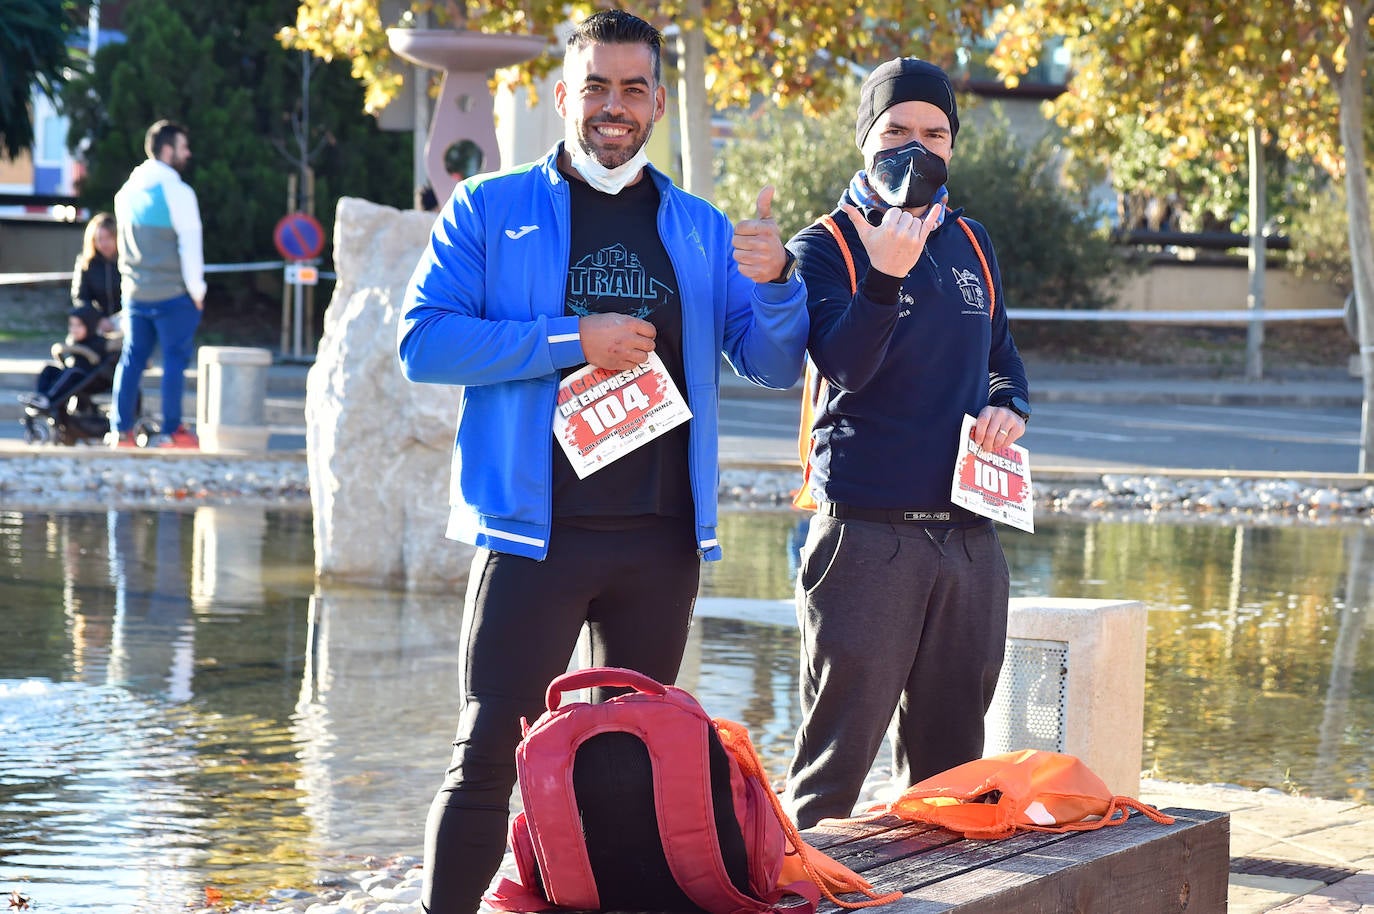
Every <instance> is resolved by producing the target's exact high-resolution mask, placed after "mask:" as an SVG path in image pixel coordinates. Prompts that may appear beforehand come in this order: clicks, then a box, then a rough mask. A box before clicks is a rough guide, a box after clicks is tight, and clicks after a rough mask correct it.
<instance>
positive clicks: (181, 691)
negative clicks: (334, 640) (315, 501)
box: [0, 509, 317, 914]
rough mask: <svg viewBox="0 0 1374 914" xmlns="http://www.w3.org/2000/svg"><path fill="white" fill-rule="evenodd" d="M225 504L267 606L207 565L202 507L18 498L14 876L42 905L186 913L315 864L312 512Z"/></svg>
mask: <svg viewBox="0 0 1374 914" xmlns="http://www.w3.org/2000/svg"><path fill="white" fill-rule="evenodd" d="M221 510H223V509H221ZM219 519H220V520H221V521H222V523H221V524H220V527H219V530H218V532H217V534H216V536H215V537H214V540H215V542H217V543H218V544H219V546H217V547H215V548H219V549H228V550H229V551H230V553H231V554H232V555H233V556H234V560H235V561H236V562H242V563H243V564H242V566H241V567H240V569H239V572H241V573H246V574H248V575H251V576H252V577H253V578H254V579H255V580H256V581H258V582H259V584H258V587H259V588H260V589H259V594H260V596H259V597H258V605H256V606H255V607H253V608H252V611H251V612H247V613H246V612H245V610H244V607H242V606H241V605H235V604H233V603H232V602H230V603H220V602H217V600H218V599H219V596H218V595H219V594H222V593H223V592H224V588H223V586H222V585H221V581H222V579H223V576H222V574H221V572H215V571H212V572H211V573H209V574H207V573H206V568H207V567H209V568H210V569H214V568H217V567H218V568H223V565H222V564H219V563H215V562H206V563H204V564H202V563H200V562H197V563H188V557H189V556H191V555H192V554H193V552H196V554H197V555H199V556H203V557H209V556H210V552H206V551H203V550H200V551H197V550H196V549H193V546H192V530H193V527H196V528H199V527H200V526H201V524H202V520H203V519H202V516H201V513H200V511H197V512H196V513H195V514H192V513H189V512H181V511H157V512H115V511H112V512H108V513H105V514H56V515H41V514H31V515H16V514H0V607H3V612H2V613H0V734H3V737H4V738H3V739H0V888H3V889H4V890H5V891H8V890H10V889H11V888H19V887H22V889H23V894H24V895H26V896H28V897H30V898H31V899H32V900H33V902H34V904H35V908H36V909H39V910H53V911H73V912H79V911H87V910H90V911H95V910H99V911H102V912H105V911H108V912H116V914H122V912H134V911H137V912H161V911H177V910H183V909H184V908H185V906H186V905H188V904H189V905H195V906H197V907H198V906H200V905H202V904H203V903H204V901H205V897H206V896H205V889H206V888H207V887H215V888H219V889H222V890H223V891H224V892H225V895H226V897H230V898H235V897H257V896H258V895H260V894H261V892H262V891H263V887H264V886H271V885H275V884H281V882H282V881H283V876H284V875H286V874H290V875H291V876H293V877H294V878H293V879H290V880H289V882H294V883H303V882H308V881H309V880H310V879H311V878H313V876H314V874H315V872H316V865H317V861H316V858H315V854H314V848H312V847H311V846H310V845H309V843H308V842H306V841H304V840H303V837H304V836H303V835H302V834H301V830H302V820H301V817H300V815H299V810H298V809H297V808H296V788H295V779H296V763H295V758H294V756H295V751H296V747H295V745H294V743H293V742H292V740H291V733H290V730H289V728H288V727H287V726H286V723H287V718H288V716H289V713H290V708H291V702H292V701H293V700H294V698H295V696H296V694H297V693H298V692H299V683H300V674H301V657H302V654H303V652H304V647H305V645H304V625H303V624H302V623H303V619H304V607H305V601H306V598H307V596H308V594H309V590H310V587H311V586H312V585H313V582H312V580H311V577H312V576H311V574H310V572H309V570H308V569H310V568H311V567H312V559H311V541H310V538H311V533H310V521H309V517H308V516H305V515H292V514H283V515H278V516H276V517H274V519H273V522H272V524H271V525H268V524H267V523H266V518H265V515H264V512H263V511H262V509H257V510H256V514H255V515H254V514H251V513H250V514H244V513H242V511H238V512H231V513H230V514H223V513H222V514H220V515H219ZM269 526H270V528H271V531H270V533H268V534H267V535H264V530H265V529H267V528H268V527H269ZM245 537H246V539H245ZM212 551H213V550H212ZM303 569H304V570H303ZM193 570H194V571H196V572H197V573H199V574H200V578H199V580H200V582H201V583H202V585H203V586H202V588H201V591H200V592H201V595H202V597H203V598H204V599H203V601H202V602H199V603H197V604H196V605H195V611H194V612H193V604H192V596H191V595H192V588H191V583H190V582H191V577H192V572H193ZM267 581H278V582H282V583H283V584H285V586H284V587H271V588H269V587H266V586H265V582H267ZM293 591H294V592H293ZM225 612H227V613H228V614H227V615H226V614H225ZM240 621H241V622H242V623H243V624H242V625H240V624H229V625H225V624H224V623H225V622H231V623H239V622H240ZM274 693H275V695H274ZM274 697H275V698H277V700H276V701H274Z"/></svg>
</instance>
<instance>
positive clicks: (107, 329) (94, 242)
mask: <svg viewBox="0 0 1374 914" xmlns="http://www.w3.org/2000/svg"><path fill="white" fill-rule="evenodd" d="M83 305H87V306H90V307H92V308H94V309H95V310H97V311H99V312H100V332H101V333H103V334H107V335H108V334H110V333H113V332H114V331H115V330H116V329H117V327H116V325H115V322H114V316H115V315H116V314H118V313H119V310H120V308H121V307H122V304H121V301H120V296H119V247H118V244H117V242H116V240H115V218H114V216H113V215H112V214H110V213H97V214H96V215H95V216H93V217H92V218H91V221H90V222H88V223H86V235H85V238H84V239H83V240H82V243H81V253H80V254H78V255H77V257H76V266H75V267H74V268H73V269H72V307H74V308H80V307H82V306H83Z"/></svg>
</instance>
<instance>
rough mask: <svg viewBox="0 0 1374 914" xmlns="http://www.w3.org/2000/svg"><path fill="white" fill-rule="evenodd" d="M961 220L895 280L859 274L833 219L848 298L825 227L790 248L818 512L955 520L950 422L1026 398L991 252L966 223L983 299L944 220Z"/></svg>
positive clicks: (848, 236) (953, 426)
mask: <svg viewBox="0 0 1374 914" xmlns="http://www.w3.org/2000/svg"><path fill="white" fill-rule="evenodd" d="M960 212H962V211H961V210H956V211H952V212H950V213H949V214H948V215H947V216H946V218H945V221H944V224H943V225H941V226H940V227H939V228H937V229H935V231H933V232H932V233H931V234H930V236H929V238H928V239H927V240H926V247H925V251H924V252H923V253H922V254H921V259H920V260H919V261H918V262H917V264H916V266H915V267H914V268H913V269H912V271H911V272H910V273H909V274H908V275H907V276H906V278H905V279H903V280H899V279H896V278H893V277H889V276H885V275H884V274H882V273H878V272H876V271H875V273H874V275H873V276H869V275H868V254H867V252H866V251H865V250H864V246H863V243H862V242H861V241H860V240H859V236H858V233H857V232H856V231H855V230H854V226H853V224H852V223H851V222H850V220H849V216H848V215H846V213H845V212H844V211H843V210H839V209H837V210H835V211H834V212H832V213H831V218H833V219H834V220H835V222H836V224H837V225H838V226H839V228H840V231H841V233H842V234H843V236H844V238H845V240H846V242H847V244H848V246H849V251H850V256H851V257H852V258H853V261H854V269H855V275H856V276H857V278H858V286H859V288H858V291H857V293H854V294H851V292H850V288H851V286H850V278H849V272H848V270H847V269H846V267H845V263H844V258H843V255H842V254H841V252H840V249H839V247H838V245H837V244H836V242H835V239H834V237H833V236H832V235H831V234H830V232H829V231H828V230H827V229H826V228H825V227H824V226H822V225H820V224H813V225H811V226H808V227H807V228H805V229H803V230H802V231H800V232H798V233H797V235H796V236H795V237H793V238H792V240H791V241H790V242H788V247H789V248H790V249H791V250H792V252H793V253H795V254H796V255H797V263H798V269H799V270H800V272H801V274H802V276H803V277H804V278H805V280H806V288H807V293H808V300H807V307H808V309H809V311H810V314H811V334H810V339H809V342H808V352H809V355H810V357H811V360H812V362H814V363H815V366H816V368H817V369H818V370H819V372H820V374H821V376H822V377H823V378H824V379H825V380H826V382H827V383H826V385H825V386H826V390H825V393H824V396H823V399H822V400H821V402H820V403H819V405H818V408H817V411H816V418H815V423H814V426H813V430H812V438H813V448H812V456H811V461H812V468H811V475H810V481H811V490H812V493H813V495H814V496H815V498H816V500H817V501H832V502H839V503H842V504H847V505H853V506H856V507H863V508H890V509H919V510H937V511H949V512H950V514H951V518H952V520H954V521H956V522H958V521H960V520H967V519H970V518H972V517H973V516H974V515H972V514H970V513H969V512H966V511H964V510H963V509H961V508H956V507H953V506H952V505H951V504H950V500H949V493H950V486H951V482H952V480H953V476H954V463H955V455H956V450H957V444H958V434H959V429H960V423H961V422H962V421H963V417H964V415H965V414H966V413H967V414H969V415H972V416H974V417H976V416H977V415H978V413H979V411H980V410H982V408H983V407H984V406H986V405H987V404H988V403H989V402H991V403H994V404H997V405H1003V404H1005V403H1007V402H1008V401H1010V400H1011V398H1012V397H1014V396H1020V397H1025V398H1026V399H1027V400H1029V399H1030V396H1029V390H1028V388H1027V385H1026V370H1025V366H1024V365H1023V364H1022V362H1021V355H1020V353H1018V352H1017V351H1016V343H1015V342H1014V341H1013V340H1012V336H1011V330H1010V328H1009V327H1008V324H1007V312H1006V309H1005V307H1004V306H1003V300H1002V277H1001V273H1000V272H999V271H998V268H997V258H996V256H995V254H994V252H993V248H992V242H991V240H990V239H989V238H988V234H987V231H986V230H985V229H984V228H983V226H981V225H980V224H978V223H977V222H974V221H973V220H971V219H965V220H964V221H965V223H966V224H967V225H968V226H969V228H971V229H972V230H973V233H974V235H975V236H976V237H977V239H978V244H979V246H980V247H981V248H982V252H983V256H984V257H985V258H986V259H987V266H988V271H989V272H990V273H991V277H992V284H993V289H992V290H989V289H988V288H987V280H986V278H985V273H984V269H983V265H982V263H981V262H980V261H979V259H978V253H977V252H976V251H975V250H974V247H973V244H972V242H971V241H970V240H969V238H968V236H967V235H966V234H965V232H964V230H963V229H962V228H961V227H960V225H959V224H958V222H957V221H956V220H957V218H958V216H959V214H960ZM994 291H995V296H994V295H993V294H992V293H993V292H994ZM994 301H995V307H993V303H994ZM989 312H991V313H989Z"/></svg>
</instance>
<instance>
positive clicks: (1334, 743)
mask: <svg viewBox="0 0 1374 914" xmlns="http://www.w3.org/2000/svg"><path fill="white" fill-rule="evenodd" d="M1037 526H1038V527H1039V530H1038V532H1037V533H1036V534H1035V535H1034V536H1031V535H1027V534H1021V533H1018V532H1015V531H1005V530H1004V531H1003V533H1002V538H1003V542H1004V545H1005V546H1006V551H1007V555H1008V559H1009V562H1010V564H1011V568H1012V574H1013V588H1014V593H1015V594H1016V595H1018V596H1034V595H1043V594H1052V595H1058V596H1079V597H1095V598H1122V597H1126V598H1135V599H1140V600H1142V601H1143V602H1145V604H1146V605H1147V606H1148V607H1149V634H1148V651H1149V656H1148V660H1147V674H1146V675H1147V683H1146V709H1145V757H1144V759H1143V760H1142V765H1143V767H1146V768H1149V769H1152V770H1153V772H1154V773H1156V774H1158V775H1159V776H1162V777H1166V778H1171V779H1176V780H1181V781H1193V782H1207V781H1229V782H1237V783H1241V784H1244V785H1246V786H1251V787H1259V786H1274V787H1280V788H1288V789H1293V790H1297V791H1301V792H1305V793H1310V794H1314V795H1320V796H1329V797H1338V798H1349V799H1354V800H1366V801H1367V800H1369V799H1370V797H1371V793H1370V785H1371V771H1370V760H1369V757H1368V746H1369V745H1371V744H1372V743H1374V637H1370V636H1369V633H1368V629H1369V627H1370V622H1369V618H1370V613H1369V611H1368V607H1369V600H1370V595H1371V574H1372V573H1374V543H1371V542H1370V537H1371V536H1374V532H1372V531H1371V530H1369V529H1367V528H1365V527H1302V528H1297V527H1222V526H1203V525H1163V524H1127V523H1119V522H1112V523H1106V522H1103V523H1095V524H1084V523H1077V522H1070V521H1065V520H1046V521H1043V522H1042V523H1041V524H1039V525H1037ZM801 532H803V531H801V530H799V525H798V517H797V515H795V514H790V513H781V512H779V513H770V514H728V515H726V516H725V518H724V523H723V525H722V530H721V536H722V540H723V541H724V542H725V545H726V550H727V560H726V561H725V562H723V563H719V564H713V565H709V566H707V567H706V569H705V572H704V574H703V580H702V590H703V593H704V594H705V595H707V596H714V597H725V596H729V597H754V598H761V599H766V600H771V601H779V600H787V599H789V598H790V596H791V586H792V585H791V581H792V578H793V576H794V574H795V555H796V544H797V542H798V537H799V534H800V533H801ZM311 540H312V534H311V530H310V518H309V516H308V515H307V514H304V513H300V512H294V511H284V512H275V511H273V512H264V511H263V510H262V509H247V508H214V509H207V508H197V509H196V510H195V511H194V512H191V511H187V512H177V511H149V512H141V511H128V512H108V513H103V514H36V513H35V514H13V513H11V514H4V513H0V607H2V609H0V733H3V736H4V738H3V739H0V890H8V888H10V887H15V886H19V887H22V888H23V889H24V893H25V894H26V895H29V896H30V897H33V898H34V900H35V901H37V902H39V903H41V904H42V905H43V906H44V908H45V909H47V910H62V911H72V912H85V911H95V910H100V911H102V912H104V911H110V912H116V914H125V912H133V911H138V912H153V914H161V912H164V911H165V912H172V911H179V910H183V908H184V906H185V905H187V904H192V905H195V904H200V903H202V902H203V899H204V890H205V888H206V887H214V888H217V889H220V890H223V891H224V892H225V895H226V897H227V898H229V899H248V898H257V897H260V896H261V895H262V894H263V893H265V892H266V891H267V890H269V889H271V888H274V887H279V886H296V885H305V884H308V883H310V882H311V881H313V880H314V879H315V878H316V877H317V876H318V875H320V872H321V870H322V869H325V868H327V866H328V865H330V864H329V863H328V861H330V860H332V859H333V858H334V857H335V855H340V854H346V853H350V854H356V853H378V854H390V853H395V852H408V853H418V851H419V848H420V841H421V833H422V823H423V819H424V815H425V812H426V810H427V808H428V804H429V801H430V798H431V797H432V795H433V791H434V789H435V788H436V786H437V784H438V781H439V778H440V777H441V775H442V766H443V764H444V762H445V761H446V759H447V749H446V746H447V743H448V741H449V739H450V738H451V736H452V731H453V727H454V724H455V721H454V713H455V707H454V705H455V691H456V677H457V672H456V660H455V656H454V655H455V650H456V643H457V633H458V630H459V618H458V613H459V612H460V605H461V595H458V594H454V595H451V596H445V595H439V596H435V595H417V594H392V593H384V592H376V591H359V590H350V589H346V588H320V589H318V590H317V589H316V588H315V585H314V581H313V555H312V553H311V549H312V546H311ZM796 668H797V646H796V635H795V632H794V631H793V630H792V629H791V628H789V627H785V626H778V625H763V624H755V623H750V622H744V621H740V620H738V619H722V618H705V617H704V616H703V617H699V618H698V624H697V625H695V626H694V630H693V633H692V638H691V641H690V643H689V647H688V656H687V659H686V662H685V664H684V667H683V674H682V677H681V679H680V682H681V684H682V685H684V686H685V687H687V688H689V689H691V690H692V691H693V692H694V693H696V694H697V695H698V697H699V698H700V699H701V701H702V703H703V704H704V705H705V706H706V708H707V709H708V710H710V711H711V713H713V714H715V715H718V716H721V717H727V718H730V719H733V720H736V721H739V722H741V723H743V724H745V725H746V726H747V727H748V728H749V730H750V733H751V735H752V736H753V738H754V741H755V743H756V745H757V746H758V748H759V751H760V753H761V754H762V755H763V758H764V761H765V764H766V765H767V767H768V769H769V771H770V773H772V774H774V776H776V775H778V774H780V773H781V771H782V769H783V767H784V766H785V764H786V759H787V755H788V753H789V752H790V745H791V739H792V734H793V732H794V730H795V728H796V725H797V709H796V696H795V692H796V678H797V669H796ZM343 865H349V866H350V867H351V864H343Z"/></svg>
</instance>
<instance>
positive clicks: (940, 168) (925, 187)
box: [868, 140, 949, 209]
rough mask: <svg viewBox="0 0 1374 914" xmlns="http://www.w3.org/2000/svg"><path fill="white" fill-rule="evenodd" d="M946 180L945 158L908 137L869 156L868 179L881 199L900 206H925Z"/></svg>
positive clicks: (947, 170) (947, 178) (947, 176)
mask: <svg viewBox="0 0 1374 914" xmlns="http://www.w3.org/2000/svg"><path fill="white" fill-rule="evenodd" d="M948 180H949V169H948V168H946V167H945V160H944V159H942V158H940V157H939V156H937V155H936V154H935V153H933V152H931V151H930V150H929V149H927V148H925V147H924V146H922V145H921V143H920V141H919V140H912V141H911V142H910V143H907V144H906V145H905V146H898V147H897V148H896V149H884V150H883V151H882V152H879V153H876V154H875V155H874V156H873V167H872V168H870V169H869V170H868V182H869V183H870V184H872V185H873V189H874V190H876V191H877V192H878V196H880V197H882V198H883V201H884V202H886V203H888V204H890V205H892V206H898V207H902V208H904V209H905V208H907V207H920V206H929V205H930V203H931V201H933V200H934V199H935V194H936V193H937V192H938V191H939V190H940V188H941V187H943V186H944V184H945V182H946V181H948Z"/></svg>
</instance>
